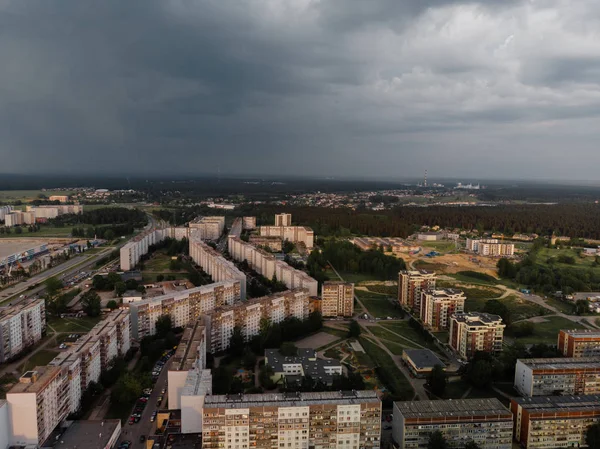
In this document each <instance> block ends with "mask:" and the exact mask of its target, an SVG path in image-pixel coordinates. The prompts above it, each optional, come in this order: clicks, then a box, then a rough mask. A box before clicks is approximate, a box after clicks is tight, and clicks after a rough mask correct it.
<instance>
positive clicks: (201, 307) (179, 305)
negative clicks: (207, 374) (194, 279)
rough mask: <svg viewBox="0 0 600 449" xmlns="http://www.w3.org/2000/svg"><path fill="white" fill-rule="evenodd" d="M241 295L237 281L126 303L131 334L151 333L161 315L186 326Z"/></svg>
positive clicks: (176, 324)
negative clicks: (129, 317)
mask: <svg viewBox="0 0 600 449" xmlns="http://www.w3.org/2000/svg"><path fill="white" fill-rule="evenodd" d="M240 294H241V286H240V281H224V282H216V283H214V284H208V285H202V286H200V287H194V288H191V289H188V290H182V291H176V292H173V293H170V294H166V295H161V296H156V297H154V298H150V299H146V300H143V301H136V302H132V303H129V304H128V307H129V310H130V312H131V335H132V337H133V338H134V339H139V340H141V339H142V338H144V337H146V336H148V335H154V334H155V333H156V322H157V321H158V319H159V318H160V317H161V316H163V315H169V316H171V321H172V323H173V326H175V327H178V326H181V327H184V326H187V324H188V323H190V322H191V321H194V320H197V319H198V318H199V317H200V316H201V315H203V314H206V313H209V312H211V311H212V310H214V309H215V308H218V307H222V306H226V305H232V304H233V303H234V302H236V301H239V300H240Z"/></svg>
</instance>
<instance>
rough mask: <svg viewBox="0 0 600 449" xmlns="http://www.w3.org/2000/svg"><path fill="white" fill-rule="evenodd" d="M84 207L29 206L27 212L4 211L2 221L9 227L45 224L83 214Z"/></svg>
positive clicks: (75, 205) (0, 215)
mask: <svg viewBox="0 0 600 449" xmlns="http://www.w3.org/2000/svg"><path fill="white" fill-rule="evenodd" d="M81 213H83V206H81V205H78V204H69V205H56V206H27V210H25V211H19V210H12V208H11V209H3V214H2V212H0V219H2V220H4V221H5V225H6V226H8V227H11V226H17V225H23V224H34V223H37V222H45V221H47V220H48V219H51V218H56V217H58V216H59V215H63V214H81Z"/></svg>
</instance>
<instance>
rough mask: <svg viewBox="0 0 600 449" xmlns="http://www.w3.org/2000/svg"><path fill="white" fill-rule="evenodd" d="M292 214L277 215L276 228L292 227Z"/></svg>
mask: <svg viewBox="0 0 600 449" xmlns="http://www.w3.org/2000/svg"><path fill="white" fill-rule="evenodd" d="M291 225H292V214H275V226H291Z"/></svg>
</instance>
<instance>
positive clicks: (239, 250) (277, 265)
mask: <svg viewBox="0 0 600 449" xmlns="http://www.w3.org/2000/svg"><path fill="white" fill-rule="evenodd" d="M228 248H229V254H230V255H231V257H232V258H233V260H235V261H237V262H242V261H244V260H245V261H246V262H248V266H249V267H250V268H251V269H253V270H254V271H256V272H257V273H258V274H261V275H263V276H264V277H266V278H267V279H272V278H273V277H276V278H277V280H278V281H281V282H283V283H284V284H285V285H286V287H287V288H289V289H295V288H307V289H308V290H309V293H310V295H311V296H317V290H318V282H317V281H316V279H313V278H312V277H310V276H309V275H308V274H306V273H305V272H304V271H302V270H297V269H295V268H293V267H291V266H290V265H288V264H287V263H285V262H284V261H282V260H277V258H276V257H275V256H274V255H273V254H271V253H269V252H267V251H265V250H263V249H260V248H256V247H255V246H253V245H251V244H250V243H246V242H244V241H243V240H241V239H239V238H237V237H230V238H229V242H228ZM205 271H206V269H205ZM213 279H214V277H213Z"/></svg>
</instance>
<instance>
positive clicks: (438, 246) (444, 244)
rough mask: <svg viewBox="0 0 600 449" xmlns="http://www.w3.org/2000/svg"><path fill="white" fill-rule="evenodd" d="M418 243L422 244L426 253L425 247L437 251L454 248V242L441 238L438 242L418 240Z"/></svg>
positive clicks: (446, 250) (447, 250)
mask: <svg viewBox="0 0 600 449" xmlns="http://www.w3.org/2000/svg"><path fill="white" fill-rule="evenodd" d="M419 245H421V246H423V247H424V249H423V251H425V253H427V252H428V251H427V249H433V250H435V251H438V252H442V253H443V252H449V251H453V250H455V249H456V244H455V243H454V242H452V241H450V240H441V241H439V242H437V241H436V242H427V241H424V242H419Z"/></svg>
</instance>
